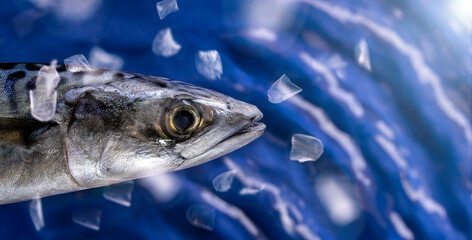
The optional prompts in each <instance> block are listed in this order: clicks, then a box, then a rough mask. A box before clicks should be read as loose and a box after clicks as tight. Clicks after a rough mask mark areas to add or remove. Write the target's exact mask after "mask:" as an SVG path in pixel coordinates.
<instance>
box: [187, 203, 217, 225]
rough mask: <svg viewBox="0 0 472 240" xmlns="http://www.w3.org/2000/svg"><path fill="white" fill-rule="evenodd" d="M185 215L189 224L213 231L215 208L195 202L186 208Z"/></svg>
mask: <svg viewBox="0 0 472 240" xmlns="http://www.w3.org/2000/svg"><path fill="white" fill-rule="evenodd" d="M186 215H187V220H188V222H189V223H190V224H192V225H194V226H196V227H199V228H203V229H206V230H208V231H213V225H214V223H215V209H213V208H211V207H209V206H207V205H202V204H196V205H193V206H191V207H190V208H189V209H188V210H187V214H186Z"/></svg>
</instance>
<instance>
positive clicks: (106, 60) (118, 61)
mask: <svg viewBox="0 0 472 240" xmlns="http://www.w3.org/2000/svg"><path fill="white" fill-rule="evenodd" d="M89 59H90V64H91V65H93V66H97V67H103V68H111V69H120V68H122V67H123V64H124V61H123V58H121V57H120V56H118V55H115V54H111V53H109V52H106V51H105V50H103V49H102V48H100V47H93V48H92V50H90V54H89Z"/></svg>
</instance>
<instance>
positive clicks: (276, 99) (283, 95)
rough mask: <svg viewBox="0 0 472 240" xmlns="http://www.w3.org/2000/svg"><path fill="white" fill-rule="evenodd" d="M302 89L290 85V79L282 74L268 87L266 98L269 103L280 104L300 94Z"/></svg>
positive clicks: (292, 84)
mask: <svg viewBox="0 0 472 240" xmlns="http://www.w3.org/2000/svg"><path fill="white" fill-rule="evenodd" d="M301 91H302V89H301V88H300V87H298V86H297V85H295V84H294V83H292V82H291V81H290V79H289V78H288V77H287V76H286V75H285V74H284V75H282V77H280V78H279V79H277V81H275V82H274V83H273V84H272V86H270V89H269V91H268V92H267V96H268V98H269V102H271V103H281V102H283V101H285V100H287V99H289V98H291V97H292V96H294V95H295V94H297V93H299V92H301Z"/></svg>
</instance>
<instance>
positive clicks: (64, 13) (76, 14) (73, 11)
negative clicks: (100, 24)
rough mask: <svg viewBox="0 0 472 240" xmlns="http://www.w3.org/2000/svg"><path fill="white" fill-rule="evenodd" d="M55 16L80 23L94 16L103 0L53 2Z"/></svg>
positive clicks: (63, 0)
mask: <svg viewBox="0 0 472 240" xmlns="http://www.w3.org/2000/svg"><path fill="white" fill-rule="evenodd" d="M53 2H54V3H55V4H57V6H55V7H54V12H55V14H56V15H57V16H58V17H59V18H61V19H62V20H66V21H70V22H76V23H80V22H83V21H85V20H87V19H90V18H91V17H92V16H94V15H95V14H96V13H97V11H98V9H99V8H100V5H101V4H102V0H81V1H76V0H61V1H53Z"/></svg>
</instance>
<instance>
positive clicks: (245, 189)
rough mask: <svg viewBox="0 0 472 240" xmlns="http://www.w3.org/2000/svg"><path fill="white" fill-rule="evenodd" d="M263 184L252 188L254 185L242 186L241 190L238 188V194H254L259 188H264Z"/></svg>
mask: <svg viewBox="0 0 472 240" xmlns="http://www.w3.org/2000/svg"><path fill="white" fill-rule="evenodd" d="M264 188H265V184H263V185H262V186H260V187H259V188H254V187H243V188H241V190H239V195H254V194H256V193H258V192H260V191H261V190H264Z"/></svg>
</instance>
